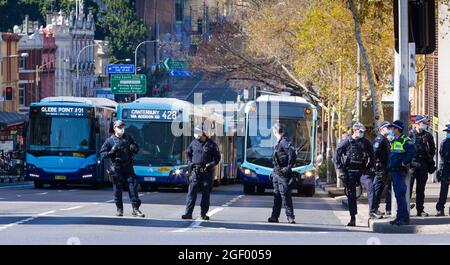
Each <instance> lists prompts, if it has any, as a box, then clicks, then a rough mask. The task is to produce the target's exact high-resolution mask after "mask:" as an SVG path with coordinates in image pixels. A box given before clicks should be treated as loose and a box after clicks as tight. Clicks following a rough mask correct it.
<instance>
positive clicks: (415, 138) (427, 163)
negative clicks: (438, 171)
mask: <svg viewBox="0 0 450 265" xmlns="http://www.w3.org/2000/svg"><path fill="white" fill-rule="evenodd" d="M409 137H410V138H411V140H412V143H414V147H415V148H416V154H415V156H414V158H413V161H412V163H411V169H410V173H411V186H410V194H409V196H410V198H411V196H412V190H413V186H414V181H417V183H416V207H417V215H421V214H422V212H423V204H424V200H425V185H426V184H427V180H428V173H429V170H430V167H433V166H434V161H433V158H434V155H435V154H436V146H435V144H434V139H433V136H432V135H431V133H429V132H427V131H422V132H420V133H419V132H417V131H416V130H415V129H413V130H412V131H411V132H410V135H409Z"/></svg>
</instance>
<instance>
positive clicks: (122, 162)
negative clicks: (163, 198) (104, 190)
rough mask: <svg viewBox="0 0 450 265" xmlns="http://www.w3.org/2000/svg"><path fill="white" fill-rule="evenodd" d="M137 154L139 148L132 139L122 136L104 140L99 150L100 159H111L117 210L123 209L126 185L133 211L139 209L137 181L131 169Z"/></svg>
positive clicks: (125, 135) (113, 136)
mask: <svg viewBox="0 0 450 265" xmlns="http://www.w3.org/2000/svg"><path fill="white" fill-rule="evenodd" d="M138 152H139V146H138V145H137V144H136V142H135V141H134V139H133V138H132V137H131V136H129V135H127V134H124V135H123V136H122V137H121V138H118V137H117V136H115V135H112V136H111V137H109V138H108V139H106V141H105V143H104V144H103V146H102V149H101V150H100V154H101V156H102V158H109V159H111V168H110V169H109V170H110V171H111V173H113V174H114V173H116V174H117V181H115V183H113V190H114V202H115V203H116V206H117V209H123V201H122V188H123V186H124V185H128V195H129V196H130V200H131V203H132V206H133V210H134V209H139V206H140V205H141V200H140V199H139V194H138V190H137V185H138V184H137V180H136V175H135V173H134V169H133V156H134V155H135V154H137V153H138Z"/></svg>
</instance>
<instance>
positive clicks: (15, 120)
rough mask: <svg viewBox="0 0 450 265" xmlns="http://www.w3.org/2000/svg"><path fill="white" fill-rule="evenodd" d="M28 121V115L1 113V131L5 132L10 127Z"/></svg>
mask: <svg viewBox="0 0 450 265" xmlns="http://www.w3.org/2000/svg"><path fill="white" fill-rule="evenodd" d="M27 121H28V115H24V114H19V113H16V112H4V111H0V130H4V129H5V128H7V127H9V126H14V125H20V124H22V123H24V122H27Z"/></svg>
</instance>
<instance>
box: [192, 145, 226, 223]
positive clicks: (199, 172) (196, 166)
mask: <svg viewBox="0 0 450 265" xmlns="http://www.w3.org/2000/svg"><path fill="white" fill-rule="evenodd" d="M186 156H187V162H188V165H189V167H190V169H191V172H192V173H191V174H190V180H189V191H188V194H187V199H186V215H188V216H192V212H193V211H194V206H195V201H196V199H197V190H198V186H199V185H202V201H201V204H200V206H201V216H202V217H205V216H206V213H207V212H208V210H209V195H210V193H211V188H212V185H213V175H212V173H213V172H212V169H213V168H214V167H215V166H216V165H217V164H218V163H219V162H220V158H221V155H220V152H219V147H218V146H217V144H216V143H214V141H212V140H211V139H209V138H207V139H206V141H205V142H202V141H200V139H195V140H193V141H192V142H191V144H190V145H189V147H188V148H187V150H186Z"/></svg>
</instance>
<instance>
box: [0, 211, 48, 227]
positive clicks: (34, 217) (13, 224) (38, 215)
mask: <svg viewBox="0 0 450 265" xmlns="http://www.w3.org/2000/svg"><path fill="white" fill-rule="evenodd" d="M55 212H56V211H48V212H43V213H40V214H37V215H35V216H32V217H28V218H26V219H23V220H20V221H17V222H14V223H10V224H7V225H3V226H0V231H2V230H5V229H8V228H11V227H14V226H16V225H20V224H24V223H26V222H30V221H32V220H34V219H36V218H38V217H41V216H45V215H49V214H52V213H55Z"/></svg>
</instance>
